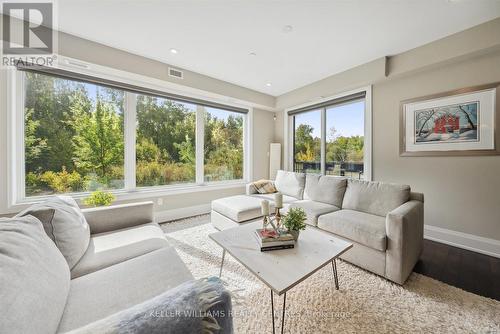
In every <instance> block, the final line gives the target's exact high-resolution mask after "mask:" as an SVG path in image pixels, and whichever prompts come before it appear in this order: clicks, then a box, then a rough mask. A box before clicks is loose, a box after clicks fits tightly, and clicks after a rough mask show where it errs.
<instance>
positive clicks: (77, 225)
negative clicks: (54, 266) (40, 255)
mask: <svg viewBox="0 0 500 334" xmlns="http://www.w3.org/2000/svg"><path fill="white" fill-rule="evenodd" d="M27 215H31V216H34V217H36V218H38V219H39V220H40V221H41V222H42V224H43V228H44V230H45V232H46V233H47V235H48V236H49V238H50V239H52V241H53V242H54V243H55V244H56V246H57V248H59V250H60V251H61V253H62V254H63V256H64V258H65V259H66V261H67V262H68V265H69V268H70V269H72V268H73V267H74V266H75V265H76V263H77V262H78V261H79V260H80V259H81V257H82V256H83V254H84V253H85V251H86V250H87V248H88V246H89V241H90V227H89V224H88V223H87V220H86V219H85V216H84V215H83V213H82V211H81V210H80V207H79V206H78V204H77V203H76V202H75V200H74V199H73V198H71V197H69V196H57V197H53V198H50V199H48V200H46V201H44V202H42V203H38V204H34V205H32V206H31V207H29V208H28V209H26V210H25V211H23V212H21V213H19V214H18V215H17V216H16V217H24V216H27Z"/></svg>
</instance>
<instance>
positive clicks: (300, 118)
mask: <svg viewBox="0 0 500 334" xmlns="http://www.w3.org/2000/svg"><path fill="white" fill-rule="evenodd" d="M289 115H290V118H291V121H292V122H293V127H292V129H293V140H292V144H293V157H292V159H293V170H294V171H295V172H305V173H321V174H326V175H336V176H346V177H350V178H355V179H364V178H365V177H364V172H365V167H366V166H365V164H366V162H365V160H366V159H365V98H364V95H363V96H359V95H358V96H355V97H353V98H350V99H349V98H347V99H342V100H340V101H335V100H333V101H330V102H326V103H322V104H321V105H316V106H313V107H311V108H310V109H305V110H299V111H292V112H290V113H289Z"/></svg>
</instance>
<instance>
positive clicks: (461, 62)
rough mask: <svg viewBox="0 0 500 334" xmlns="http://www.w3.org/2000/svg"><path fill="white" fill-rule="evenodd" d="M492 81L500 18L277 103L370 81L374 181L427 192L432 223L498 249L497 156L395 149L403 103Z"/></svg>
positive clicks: (499, 61) (499, 56) (498, 56)
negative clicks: (441, 154) (431, 154)
mask: <svg viewBox="0 0 500 334" xmlns="http://www.w3.org/2000/svg"><path fill="white" fill-rule="evenodd" d="M494 82H500V19H496V20H493V21H490V22H487V23H485V24H482V25H479V26H477V27H474V28H471V29H469V30H466V31H464V32H460V33H458V34H455V35H452V36H449V37H446V38H444V39H442V40H439V41H436V42H433V43H430V44H427V45H424V46H422V47H419V48H416V49H414V50H410V51H408V52H405V53H403V54H400V55H396V56H393V57H389V58H388V59H387V61H385V59H384V62H382V61H381V60H377V61H374V62H371V63H368V64H365V65H363V66H360V67H357V68H354V69H352V70H349V71H346V72H343V73H340V74H338V75H334V76H331V77H328V78H325V79H323V80H321V81H319V82H317V83H314V84H311V85H308V86H306V87H303V88H301V89H297V90H295V91H293V92H290V93H287V94H284V95H282V96H279V97H278V98H277V106H279V107H280V108H282V109H284V108H287V107H291V106H293V105H298V104H301V103H306V102H309V101H310V100H314V99H315V98H317V96H320V95H323V96H331V95H335V94H339V93H341V92H344V91H348V90H350V89H352V88H355V87H358V88H359V87H363V86H365V85H366V84H372V89H373V90H372V100H373V103H372V106H373V112H372V115H373V141H372V144H373V166H372V167H373V179H374V180H376V181H388V182H398V183H404V184H409V185H411V187H412V189H413V190H415V191H419V192H423V193H424V194H425V198H426V199H425V224H426V225H427V226H430V227H437V228H441V229H445V230H448V231H450V230H451V231H456V232H459V233H466V234H467V235H468V236H465V238H469V239H476V241H477V240H479V241H480V242H486V243H489V244H490V245H493V246H492V247H495V249H499V250H500V242H496V241H494V240H500V195H499V189H500V156H475V157H400V156H399V146H398V145H399V110H400V109H399V108H400V102H401V101H403V100H406V99H410V98H415V97H420V96H426V95H430V94H435V93H440V92H446V91H449V90H454V89H458V88H463V87H469V86H474V85H480V84H487V83H494ZM497 107H498V108H500V106H497ZM282 117H283V114H282V112H281V113H280V115H279V118H282ZM282 124H283V122H280V125H278V126H277V128H276V134H275V135H276V138H279V139H282V138H283V127H282ZM471 235H472V236H478V237H480V238H488V239H494V240H493V241H492V240H483V239H478V238H474V237H470V236H471Z"/></svg>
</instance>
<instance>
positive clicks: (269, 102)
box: [0, 33, 275, 216]
mask: <svg viewBox="0 0 500 334" xmlns="http://www.w3.org/2000/svg"><path fill="white" fill-rule="evenodd" d="M58 53H59V54H60V55H63V56H67V57H71V58H75V59H79V60H82V61H86V62H89V63H93V64H97V65H102V66H107V67H111V68H115V69H118V70H124V71H129V72H133V73H136V74H140V75H144V76H148V77H151V78H154V79H160V80H164V81H168V82H171V83H174V84H181V85H182V86H185V87H186V88H189V89H196V90H197V91H198V92H206V93H207V94H212V93H213V94H217V95H219V96H223V97H227V101H228V102H229V103H231V102H232V103H236V102H237V101H239V102H241V101H243V102H244V103H245V104H246V105H248V106H254V107H256V108H255V109H254V111H253V115H254V123H255V124H257V126H253V127H252V129H253V134H252V136H251V139H252V141H253V145H251V146H252V147H253V152H252V154H251V155H253V157H254V159H253V161H252V162H251V168H252V169H253V170H252V174H253V176H254V179H255V178H264V177H265V176H266V175H268V174H269V172H268V170H269V162H268V159H267V152H268V151H269V144H270V143H271V142H273V140H274V121H273V113H272V112H271V111H268V110H271V109H273V107H274V104H275V98H274V97H273V96H270V95H267V94H263V93H259V92H256V91H253V90H250V89H247V88H244V87H240V86H237V85H234V84H231V83H228V82H224V81H221V80H217V79H214V78H211V77H208V76H205V75H201V74H198V73H195V72H191V71H185V72H184V80H182V81H179V80H177V79H175V78H171V77H169V76H168V75H167V68H168V65H167V64H163V63H160V62H158V61H154V60H151V59H147V58H144V57H140V56H137V55H134V54H130V53H127V52H124V51H121V50H117V49H114V48H111V47H108V46H105V45H102V44H98V43H94V42H91V41H88V40H84V39H82V38H79V37H75V36H72V35H68V34H64V33H60V34H59V50H58ZM5 74H6V71H5V69H2V70H0V216H1V215H5V214H11V213H13V212H16V211H17V209H9V208H8V207H7V202H8V199H7V191H8V190H7V177H8V175H7V159H8V155H7V124H6V123H7V118H6V115H7V110H6V103H5V101H6V89H5V87H6V78H5ZM266 109H267V110H266ZM242 193H244V186H236V187H232V188H227V189H217V190H207V189H203V190H202V191H195V192H191V193H182V194H171V195H162V196H161V199H162V200H161V201H158V199H159V198H160V197H158V196H154V195H151V197H141V198H140V199H137V200H135V201H138V200H141V201H142V200H153V201H154V202H155V210H156V211H165V210H178V209H180V208H187V207H192V206H201V205H207V204H209V203H210V202H211V201H212V200H214V199H216V198H220V197H226V196H231V195H235V194H242ZM130 201H131V200H124V201H121V202H123V203H126V202H130ZM159 202H163V204H161V205H159V204H158V203H159Z"/></svg>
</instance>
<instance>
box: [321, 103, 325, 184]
mask: <svg viewBox="0 0 500 334" xmlns="http://www.w3.org/2000/svg"><path fill="white" fill-rule="evenodd" d="M320 160H321V174H323V175H325V174H326V108H322V109H321V158H320Z"/></svg>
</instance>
